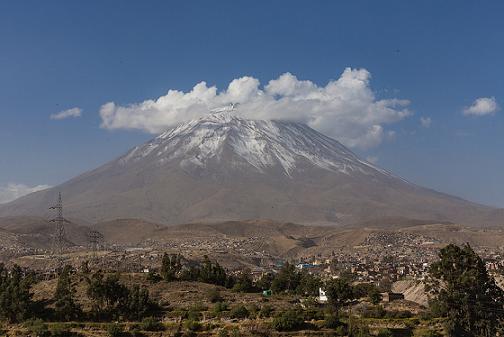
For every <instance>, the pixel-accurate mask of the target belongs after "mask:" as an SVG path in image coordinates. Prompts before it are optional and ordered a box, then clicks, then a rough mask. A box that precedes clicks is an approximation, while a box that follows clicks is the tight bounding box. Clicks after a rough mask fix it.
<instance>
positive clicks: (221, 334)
mask: <svg viewBox="0 0 504 337" xmlns="http://www.w3.org/2000/svg"><path fill="white" fill-rule="evenodd" d="M217 336H219V337H229V334H228V332H227V330H226V329H220V330H219V333H218V334H217Z"/></svg>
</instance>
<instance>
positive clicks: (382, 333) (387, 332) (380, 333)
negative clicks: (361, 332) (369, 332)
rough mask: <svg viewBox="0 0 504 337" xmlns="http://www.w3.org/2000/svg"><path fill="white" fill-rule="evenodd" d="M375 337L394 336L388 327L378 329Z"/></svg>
mask: <svg viewBox="0 0 504 337" xmlns="http://www.w3.org/2000/svg"><path fill="white" fill-rule="evenodd" d="M376 337H394V334H393V333H392V331H391V330H390V329H380V331H378V335H376Z"/></svg>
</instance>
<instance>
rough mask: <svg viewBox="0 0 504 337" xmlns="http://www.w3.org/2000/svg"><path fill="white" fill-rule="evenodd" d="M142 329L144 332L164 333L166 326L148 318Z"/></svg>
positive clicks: (144, 321) (152, 318) (143, 322)
mask: <svg viewBox="0 0 504 337" xmlns="http://www.w3.org/2000/svg"><path fill="white" fill-rule="evenodd" d="M141 328H142V330H144V331H163V330H164V329H165V326H164V325H163V323H161V322H160V321H158V320H157V319H155V318H154V317H147V318H144V320H143V321H142V324H141Z"/></svg>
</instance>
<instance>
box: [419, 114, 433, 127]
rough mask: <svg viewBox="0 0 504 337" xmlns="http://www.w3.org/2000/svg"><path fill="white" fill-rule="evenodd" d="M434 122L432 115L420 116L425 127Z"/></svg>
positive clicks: (421, 123)
mask: <svg viewBox="0 0 504 337" xmlns="http://www.w3.org/2000/svg"><path fill="white" fill-rule="evenodd" d="M431 124H432V119H431V118H430V117H420V125H422V127H423V128H430V126H431Z"/></svg>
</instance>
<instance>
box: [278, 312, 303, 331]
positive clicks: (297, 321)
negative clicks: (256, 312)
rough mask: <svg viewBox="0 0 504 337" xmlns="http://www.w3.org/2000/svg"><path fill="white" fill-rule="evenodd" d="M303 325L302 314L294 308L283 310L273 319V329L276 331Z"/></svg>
mask: <svg viewBox="0 0 504 337" xmlns="http://www.w3.org/2000/svg"><path fill="white" fill-rule="evenodd" d="M303 325H304V319H303V316H302V315H301V314H300V313H299V312H298V311H296V310H287V311H284V312H283V313H281V314H279V315H278V316H276V317H275V318H274V319H273V329H275V330H277V331H295V330H299V329H301V328H302V327H303Z"/></svg>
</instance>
